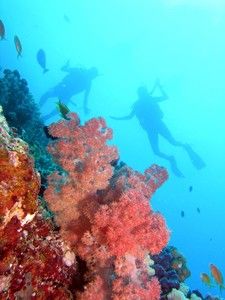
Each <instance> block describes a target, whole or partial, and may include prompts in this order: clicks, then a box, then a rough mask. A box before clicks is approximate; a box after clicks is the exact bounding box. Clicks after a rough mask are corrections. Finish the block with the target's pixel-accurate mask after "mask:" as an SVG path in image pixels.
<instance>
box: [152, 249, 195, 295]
mask: <svg viewBox="0 0 225 300" xmlns="http://www.w3.org/2000/svg"><path fill="white" fill-rule="evenodd" d="M152 259H153V260H154V262H155V264H154V266H153V268H154V269H155V274H156V276H157V277H158V278H159V281H160V284H161V289H162V292H161V299H162V300H163V299H167V298H166V297H167V296H166V295H167V294H168V293H169V292H171V291H172V289H179V288H180V283H181V282H183V281H184V280H185V279H186V278H188V277H189V276H190V271H189V270H188V268H187V265H186V260H185V258H184V256H183V255H182V254H180V253H179V252H178V250H177V249H176V248H175V247H173V246H168V247H166V248H164V249H163V251H161V252H160V254H159V255H154V256H153V257H152Z"/></svg>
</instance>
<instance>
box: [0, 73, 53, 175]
mask: <svg viewBox="0 0 225 300" xmlns="http://www.w3.org/2000/svg"><path fill="white" fill-rule="evenodd" d="M3 73H4V76H3V78H1V79H0V105H1V106H2V108H3V111H4V115H5V118H6V120H7V123H8V124H9V126H10V128H11V132H12V133H14V135H15V136H17V137H20V138H22V139H23V140H24V141H25V142H27V143H28V144H29V152H30V153H31V155H32V156H33V157H34V158H35V167H36V169H38V171H39V172H41V175H42V177H43V178H45V177H46V176H47V175H48V174H49V173H50V172H51V171H52V170H53V169H54V164H53V162H52V161H51V159H50V156H49V155H48V153H47V152H46V146H47V144H48V139H47V137H46V136H45V133H44V131H43V127H44V124H43V122H42V121H41V119H40V113H39V109H38V106H37V105H36V103H35V101H34V100H33V97H32V95H31V94H30V92H29V88H28V84H27V81H26V80H25V79H22V78H21V77H20V74H19V72H18V71H17V70H14V71H10V70H4V72H3Z"/></svg>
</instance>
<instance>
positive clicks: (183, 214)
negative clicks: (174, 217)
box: [180, 210, 185, 218]
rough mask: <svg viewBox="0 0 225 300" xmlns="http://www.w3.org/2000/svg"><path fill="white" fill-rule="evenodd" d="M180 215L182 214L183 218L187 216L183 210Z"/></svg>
mask: <svg viewBox="0 0 225 300" xmlns="http://www.w3.org/2000/svg"><path fill="white" fill-rule="evenodd" d="M180 215H181V217H182V218H183V217H184V216H185V213H184V211H183V210H182V211H181V212H180Z"/></svg>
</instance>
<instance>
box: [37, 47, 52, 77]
mask: <svg viewBox="0 0 225 300" xmlns="http://www.w3.org/2000/svg"><path fill="white" fill-rule="evenodd" d="M36 58H37V62H38V63H39V65H40V66H41V68H42V69H43V73H46V72H48V71H49V70H48V69H47V68H46V54H45V51H44V50H43V49H40V50H38V52H37V55H36Z"/></svg>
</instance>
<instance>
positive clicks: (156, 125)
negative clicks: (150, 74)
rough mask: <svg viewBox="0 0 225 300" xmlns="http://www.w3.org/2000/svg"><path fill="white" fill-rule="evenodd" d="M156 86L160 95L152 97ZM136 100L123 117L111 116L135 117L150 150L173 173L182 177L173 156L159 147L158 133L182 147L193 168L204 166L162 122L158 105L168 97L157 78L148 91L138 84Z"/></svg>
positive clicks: (125, 118)
mask: <svg viewBox="0 0 225 300" xmlns="http://www.w3.org/2000/svg"><path fill="white" fill-rule="evenodd" d="M156 88H158V89H159V90H160V92H161V96H159V97H153V96H152V95H153V93H154V92H155V90H156ZM137 93H138V100H137V101H136V102H135V103H134V105H133V108H132V111H131V113H130V114H129V115H127V116H124V117H112V116H110V117H111V118H112V119H114V120H129V119H131V118H133V117H134V116H136V117H137V119H138V120H139V123H140V125H141V127H142V128H143V129H144V130H145V131H146V133H147V135H148V139H149V142H150V144H151V147H152V150H153V152H154V154H155V155H157V156H159V157H161V158H164V159H166V160H167V161H169V163H170V166H171V169H172V171H173V173H174V174H175V175H176V176H178V177H184V175H183V173H182V172H181V171H180V170H179V169H178V167H177V163H176V160H175V158H174V156H171V155H167V154H165V153H163V152H161V151H160V149H159V143H158V139H159V135H161V136H162V137H164V138H165V139H166V140H167V141H168V142H169V143H170V144H171V145H173V146H178V147H182V148H184V150H186V152H187V154H188V155H189V157H190V159H191V162H192V164H193V165H194V167H195V168H197V169H201V168H203V167H204V166H205V163H204V162H203V160H202V159H201V158H200V157H199V155H198V154H196V153H195V152H194V151H193V149H192V148H191V146H190V145H188V144H184V143H181V142H179V141H177V140H175V138H174V137H173V136H172V134H171V132H170V131H169V129H168V128H167V126H166V124H165V123H164V122H163V112H162V111H161V109H160V107H159V104H158V103H159V102H161V101H165V100H167V99H168V96H167V94H166V93H165V91H164V89H163V87H162V86H161V84H160V82H159V80H156V82H155V85H154V87H153V89H152V91H151V92H150V93H149V92H148V90H147V88H146V87H145V86H140V87H139V88H138V90H137Z"/></svg>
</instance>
